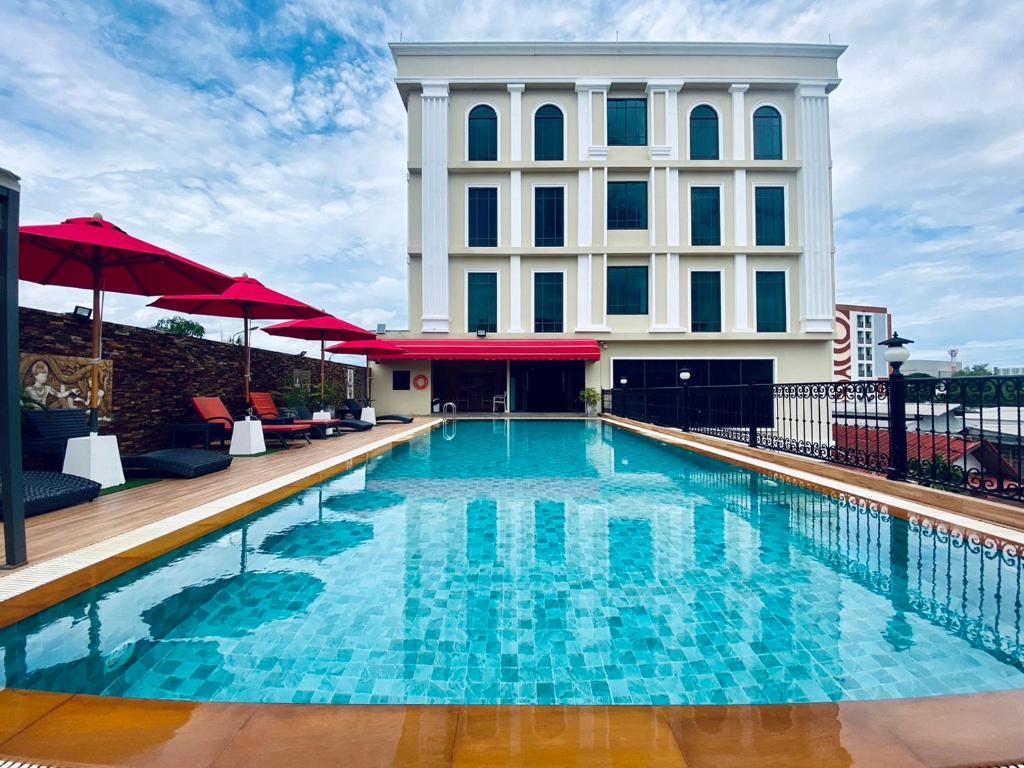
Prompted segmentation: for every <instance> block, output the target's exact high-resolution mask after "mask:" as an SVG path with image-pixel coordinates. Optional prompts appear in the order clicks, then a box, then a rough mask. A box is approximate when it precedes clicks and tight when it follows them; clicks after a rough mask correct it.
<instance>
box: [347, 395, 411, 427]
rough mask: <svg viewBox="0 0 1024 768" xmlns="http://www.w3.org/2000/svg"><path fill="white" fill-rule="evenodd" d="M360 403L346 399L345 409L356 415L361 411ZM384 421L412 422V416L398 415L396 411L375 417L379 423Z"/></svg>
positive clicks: (396, 422)
mask: <svg viewBox="0 0 1024 768" xmlns="http://www.w3.org/2000/svg"><path fill="white" fill-rule="evenodd" d="M363 407H364V406H362V405H360V404H359V401H357V400H346V401H345V409H346V410H348V411H351V412H352V413H353V414H355V415H358V414H360V413H362V412H363ZM384 422H392V423H394V424H412V416H399V415H398V414H396V413H386V414H384V415H383V416H378V417H377V423H378V424H381V423H384Z"/></svg>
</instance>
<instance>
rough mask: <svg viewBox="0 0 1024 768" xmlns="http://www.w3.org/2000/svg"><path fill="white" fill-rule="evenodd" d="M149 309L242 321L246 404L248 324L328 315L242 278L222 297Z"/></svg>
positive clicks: (163, 302)
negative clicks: (257, 321) (234, 318)
mask: <svg viewBox="0 0 1024 768" xmlns="http://www.w3.org/2000/svg"><path fill="white" fill-rule="evenodd" d="M149 306H151V307H160V308H161V309H170V310H172V311H174V312H185V313H187V314H190V315H213V316H214V317H240V318H242V322H243V326H242V327H243V329H244V339H245V357H244V361H243V362H244V379H245V402H247V403H248V402H249V381H250V378H251V376H250V373H249V367H250V366H249V364H250V359H249V358H250V354H249V352H250V350H249V321H251V320H305V319H308V318H311V317H320V316H321V315H323V314H326V313H325V312H323V311H322V310H319V309H317V308H315V307H311V306H309V304H305V303H303V302H301V301H298V300H297V299H293V298H291V297H289V296H285V295H284V294H283V293H278V292H277V291H272V290H270V289H269V288H267V287H266V286H265V285H263V283H261V282H260V281H259V280H256V279H254V278H251V277H249V276H248V275H242V276H241V277H236V278H234V280H233V281H232V283H231V285H230V286H229V287H228V288H227V290H225V291H224V292H223V293H217V294H206V295H199V296H162V297H161V298H159V299H157V300H156V301H154V302H152V303H151V304H150V305H149Z"/></svg>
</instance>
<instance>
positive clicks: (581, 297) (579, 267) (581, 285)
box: [576, 254, 593, 331]
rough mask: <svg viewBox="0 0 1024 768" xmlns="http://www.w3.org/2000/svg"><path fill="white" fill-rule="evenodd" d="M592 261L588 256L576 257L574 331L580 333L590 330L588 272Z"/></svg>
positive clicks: (590, 295)
mask: <svg viewBox="0 0 1024 768" xmlns="http://www.w3.org/2000/svg"><path fill="white" fill-rule="evenodd" d="M592 264H593V261H592V259H591V257H590V254H580V255H579V256H577V257H576V330H577V331H582V330H587V329H589V328H590V323H591V321H590V316H591V304H592V303H593V302H592V301H591V297H592V296H593V290H592V289H591V284H592V281H591V279H590V270H591V266H592Z"/></svg>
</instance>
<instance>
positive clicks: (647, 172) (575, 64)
mask: <svg viewBox="0 0 1024 768" xmlns="http://www.w3.org/2000/svg"><path fill="white" fill-rule="evenodd" d="M391 49H392V54H393V56H394V59H395V63H396V66H397V71H398V74H397V79H396V82H397V85H398V90H399V92H400V94H401V96H402V99H403V102H404V103H405V107H406V110H407V115H408V211H409V215H408V228H409V229H408V249H409V281H408V285H409V317H410V330H409V331H408V332H407V333H402V334H392V333H389V334H388V336H387V339H388V340H389V341H393V342H395V343H396V344H398V345H400V346H402V345H405V346H404V348H405V349H406V351H407V354H405V355H403V356H401V357H399V358H395V359H392V360H380V361H378V362H377V364H376V368H377V370H376V371H375V392H374V394H375V397H377V398H378V400H380V401H381V403H380V405H381V407H382V408H384V407H386V408H387V409H403V410H407V411H410V412H425V411H426V410H428V409H429V407H430V403H431V401H432V400H441V401H445V402H446V401H448V400H451V401H453V402H457V403H458V404H459V406H460V409H466V408H468V409H470V410H492V409H495V408H497V409H502V408H508V409H510V410H515V411H519V410H559V411H562V410H575V409H578V408H580V407H582V406H581V405H580V403H579V401H578V394H579V391H580V389H581V388H582V387H584V386H588V387H594V388H597V389H600V388H608V387H611V386H613V385H614V386H627V387H644V386H647V387H655V386H674V385H677V384H678V382H679V373H680V371H681V370H682V369H684V368H685V369H687V370H688V371H690V374H691V379H690V381H691V383H692V384H704V383H711V384H727V383H739V382H744V381H779V382H785V381H790V382H793V381H822V380H826V379H828V378H830V374H831V372H832V369H833V363H832V339H833V325H834V320H835V301H834V266H833V260H834V248H833V229H832V200H831V155H830V144H829V117H828V98H829V93H830V92H831V91H832V90H833V89H834V88H835V87H836V86H837V85H838V83H839V79H838V72H837V60H838V58H839V56H840V55H841V53H842V52H843V50H844V48H843V47H842V46H831V45H789V44H784V45H783V44H780V45H773V44H708V43H670V44H662V43H625V44H611V43H538V44H526V43H493V44H492V43H476V44H474V43H455V44H423V43H406V44H394V45H392V46H391ZM495 342H505V344H504V346H498V345H496V344H495ZM467 350H468V351H467ZM473 350H476V353H474V352H473ZM501 396H504V398H503V399H502V398H501ZM495 398H498V399H495Z"/></svg>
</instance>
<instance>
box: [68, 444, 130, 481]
mask: <svg viewBox="0 0 1024 768" xmlns="http://www.w3.org/2000/svg"><path fill="white" fill-rule="evenodd" d="M64 474H66V475H77V476H78V477H84V478H86V479H87V480H92V481H94V482H97V483H99V484H100V486H101V487H103V488H112V487H114V486H115V485H124V470H123V469H122V468H121V453H120V451H118V449H117V437H116V436H115V435H95V434H94V435H89V436H88V437H73V438H71V439H70V440H68V447H67V450H66V451H65V452H64Z"/></svg>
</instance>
